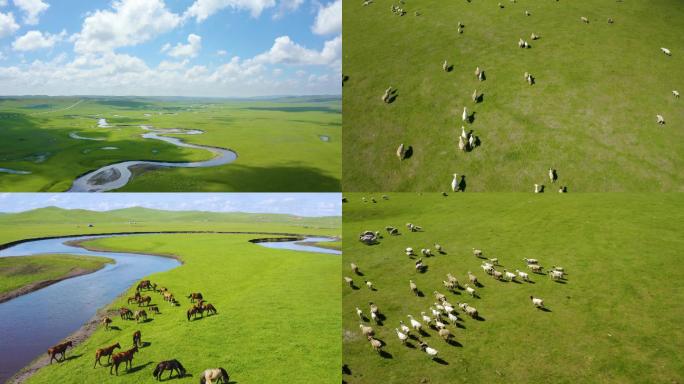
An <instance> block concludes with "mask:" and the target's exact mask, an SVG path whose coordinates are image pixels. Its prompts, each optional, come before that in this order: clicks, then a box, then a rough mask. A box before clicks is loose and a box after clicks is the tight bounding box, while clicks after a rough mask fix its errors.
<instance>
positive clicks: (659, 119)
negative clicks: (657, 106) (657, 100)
mask: <svg viewBox="0 0 684 384" xmlns="http://www.w3.org/2000/svg"><path fill="white" fill-rule="evenodd" d="M656 122H657V123H658V124H660V125H664V124H665V118H664V117H663V115H656Z"/></svg>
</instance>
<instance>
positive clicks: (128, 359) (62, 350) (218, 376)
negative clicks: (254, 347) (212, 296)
mask: <svg viewBox="0 0 684 384" xmlns="http://www.w3.org/2000/svg"><path fill="white" fill-rule="evenodd" d="M143 291H154V292H157V293H160V294H161V295H162V296H163V298H164V301H168V302H169V303H171V304H172V305H174V306H178V305H180V303H178V301H177V300H176V299H175V298H174V296H173V294H172V293H171V292H169V290H168V289H167V288H164V287H160V288H157V284H154V283H152V282H151V281H150V280H143V281H141V282H140V283H139V284H138V285H137V286H136V292H135V295H134V296H132V297H129V298H128V303H129V304H131V303H137V304H138V307H142V306H145V307H146V308H147V309H148V311H150V313H152V314H161V312H160V311H159V307H157V305H154V304H152V303H151V302H152V298H151V297H150V296H143V295H142V294H141V292H143ZM187 298H188V299H190V302H191V303H193V306H192V307H191V308H190V309H188V311H187V313H186V314H187V319H188V321H190V319H191V318H193V319H196V318H197V316H202V317H203V316H204V313H205V312H206V313H207V314H208V315H209V314H211V315H215V314H217V310H216V307H214V306H213V305H212V304H210V303H207V302H205V301H204V297H203V296H202V294H201V293H200V292H193V293H191V294H190V295H188V296H187ZM119 316H120V318H121V320H133V319H135V321H136V322H139V321H140V320H143V321H147V312H146V311H145V310H144V309H139V310H135V311H133V310H131V309H129V308H126V307H121V308H120V309H119ZM112 322H113V320H112V319H111V318H109V317H107V316H105V317H103V318H102V320H101V321H100V324H102V325H103V326H104V327H105V330H109V329H110V328H111V327H110V324H111V323H112ZM69 347H72V348H73V342H72V341H71V340H68V341H66V342H63V343H60V344H57V345H55V346H53V347H50V348H48V355H49V356H50V364H52V361H53V360H55V361H57V362H58V363H60V362H63V361H65V360H66V350H67V348H69ZM142 347H143V343H142V334H141V332H140V331H139V330H137V331H135V332H134V333H133V346H132V348H130V349H127V350H125V351H122V352H118V353H115V350H116V349H121V344H119V343H118V342H117V343H115V344H112V345H110V346H108V347H104V348H99V349H98V350H97V351H95V364H94V365H93V368H95V367H97V365H98V364H99V365H100V366H104V365H103V364H102V361H101V359H102V358H103V357H107V364H109V373H110V374H116V375H118V374H119V366H120V365H122V364H123V365H124V368H125V369H126V371H128V370H129V369H131V368H132V367H133V357H134V356H135V354H136V353H138V352H139V349H138V348H142ZM165 371H169V378H171V377H172V376H173V374H174V372H175V373H176V374H177V377H178V378H182V377H185V375H186V373H187V371H186V369H185V368H184V367H183V365H182V364H181V363H180V362H179V361H178V360H176V359H171V360H165V361H162V362H160V363H159V364H157V366H156V367H155V369H154V371H153V372H152V376H153V377H154V378H156V379H157V380H161V378H162V373H164V372H165ZM228 382H229V375H228V372H227V371H226V370H225V369H224V368H221V367H218V368H209V369H206V370H204V371H203V372H202V374H201V375H200V384H213V383H217V384H218V383H224V384H228Z"/></svg>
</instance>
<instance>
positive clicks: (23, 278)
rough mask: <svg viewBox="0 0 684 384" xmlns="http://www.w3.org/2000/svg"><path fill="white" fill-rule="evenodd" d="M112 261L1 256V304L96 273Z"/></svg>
mask: <svg viewBox="0 0 684 384" xmlns="http://www.w3.org/2000/svg"><path fill="white" fill-rule="evenodd" d="M113 262H114V260H112V259H109V258H105V257H102V258H97V257H84V256H72V255H36V256H22V257H21V258H19V257H3V258H0V277H2V280H1V281H0V303H4V302H6V301H9V300H12V299H14V298H17V297H19V296H23V295H26V294H28V293H31V292H34V291H37V290H39V289H42V288H45V287H47V286H49V285H52V284H55V283H59V282H60V281H63V280H66V279H70V278H72V277H77V276H82V275H86V274H89V273H93V272H97V271H99V270H100V269H102V268H104V267H105V265H107V264H111V263H113Z"/></svg>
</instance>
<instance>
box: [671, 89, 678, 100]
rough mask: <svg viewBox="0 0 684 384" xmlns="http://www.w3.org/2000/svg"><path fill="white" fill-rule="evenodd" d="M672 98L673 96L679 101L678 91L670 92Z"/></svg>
mask: <svg viewBox="0 0 684 384" xmlns="http://www.w3.org/2000/svg"><path fill="white" fill-rule="evenodd" d="M672 96H674V97H676V98H677V99H679V91H678V90H676V89H675V90H673V91H672Z"/></svg>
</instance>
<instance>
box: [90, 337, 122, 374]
mask: <svg viewBox="0 0 684 384" xmlns="http://www.w3.org/2000/svg"><path fill="white" fill-rule="evenodd" d="M117 348H121V346H120V345H119V343H116V344H114V345H110V346H109V347H105V348H100V349H98V350H97V351H96V352H95V365H93V368H95V367H97V365H98V364H100V365H102V362H101V361H100V358H101V357H102V356H107V363H109V360H111V358H112V353H114V350H115V349H117Z"/></svg>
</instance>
